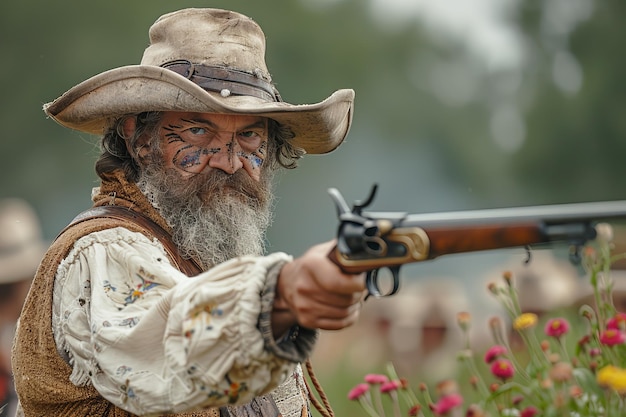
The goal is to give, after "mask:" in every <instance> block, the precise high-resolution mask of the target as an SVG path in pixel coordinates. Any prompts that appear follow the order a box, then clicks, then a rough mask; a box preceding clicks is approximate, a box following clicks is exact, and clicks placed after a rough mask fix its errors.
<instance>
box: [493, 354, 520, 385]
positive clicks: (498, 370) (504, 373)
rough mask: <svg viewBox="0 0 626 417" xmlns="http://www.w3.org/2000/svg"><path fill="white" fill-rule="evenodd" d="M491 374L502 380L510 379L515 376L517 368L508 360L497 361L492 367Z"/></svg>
mask: <svg viewBox="0 0 626 417" xmlns="http://www.w3.org/2000/svg"><path fill="white" fill-rule="evenodd" d="M491 373H492V374H493V375H494V376H496V377H498V378H500V379H503V380H504V379H509V378H511V377H513V375H514V374H515V368H513V364H512V363H511V361H509V360H508V359H501V358H500V359H496V360H495V361H494V362H493V364H492V365H491Z"/></svg>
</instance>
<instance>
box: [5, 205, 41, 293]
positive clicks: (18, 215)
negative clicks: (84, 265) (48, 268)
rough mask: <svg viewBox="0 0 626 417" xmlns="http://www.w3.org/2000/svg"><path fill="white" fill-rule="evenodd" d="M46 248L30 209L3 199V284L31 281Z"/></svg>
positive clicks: (28, 206)
mask: <svg viewBox="0 0 626 417" xmlns="http://www.w3.org/2000/svg"><path fill="white" fill-rule="evenodd" d="M45 249H46V245H45V243H44V240H43V238H42V235H41V228H40V224H39V219H38V218H37V215H36V214H35V212H34V211H33V209H32V208H31V206H30V205H28V203H26V202H25V201H23V200H21V199H17V198H7V199H4V200H0V284H9V283H13V282H17V281H22V280H27V279H32V278H33V277H34V276H35V271H36V270H37V267H38V266H39V262H40V261H41V258H42V257H43V254H44V252H45Z"/></svg>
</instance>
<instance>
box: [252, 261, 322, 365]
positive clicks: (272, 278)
mask: <svg viewBox="0 0 626 417" xmlns="http://www.w3.org/2000/svg"><path fill="white" fill-rule="evenodd" d="M286 262H287V261H284V262H277V263H276V264H274V265H273V266H272V267H271V268H270V269H269V270H268V273H267V278H266V281H265V287H264V288H263V291H262V293H261V314H260V315H259V323H258V327H259V330H260V331H261V334H262V335H263V341H264V343H265V348H266V349H267V350H269V351H270V352H272V353H273V354H274V355H276V356H278V357H279V358H282V359H286V360H288V361H291V362H296V363H302V362H304V361H306V360H307V359H308V358H309V356H310V355H311V353H312V351H313V347H314V346H315V342H316V341H317V335H318V332H317V330H313V329H308V328H306V327H302V326H297V325H296V326H293V327H292V328H291V329H289V331H288V332H287V334H286V335H284V336H283V337H281V338H280V339H279V340H276V339H274V336H273V332H272V310H273V305H274V298H275V296H276V281H277V280H278V275H279V274H280V270H281V268H282V267H283V265H284V264H285V263H286Z"/></svg>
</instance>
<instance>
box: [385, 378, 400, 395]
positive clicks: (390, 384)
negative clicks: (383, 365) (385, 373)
mask: <svg viewBox="0 0 626 417" xmlns="http://www.w3.org/2000/svg"><path fill="white" fill-rule="evenodd" d="M401 386H402V383H401V382H400V381H387V382H385V383H383V384H381V385H380V392H382V393H383V394H385V393H388V392H391V391H395V390H397V389H398V388H400V387H401Z"/></svg>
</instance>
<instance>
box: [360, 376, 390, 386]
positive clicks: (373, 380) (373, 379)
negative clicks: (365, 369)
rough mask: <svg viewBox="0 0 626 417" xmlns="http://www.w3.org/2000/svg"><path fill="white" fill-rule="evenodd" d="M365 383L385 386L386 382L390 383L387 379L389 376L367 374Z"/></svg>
mask: <svg viewBox="0 0 626 417" xmlns="http://www.w3.org/2000/svg"><path fill="white" fill-rule="evenodd" d="M364 379H365V382H367V383H368V384H384V383H385V382H387V381H389V378H387V375H382V374H367V375H365V378H364Z"/></svg>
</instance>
